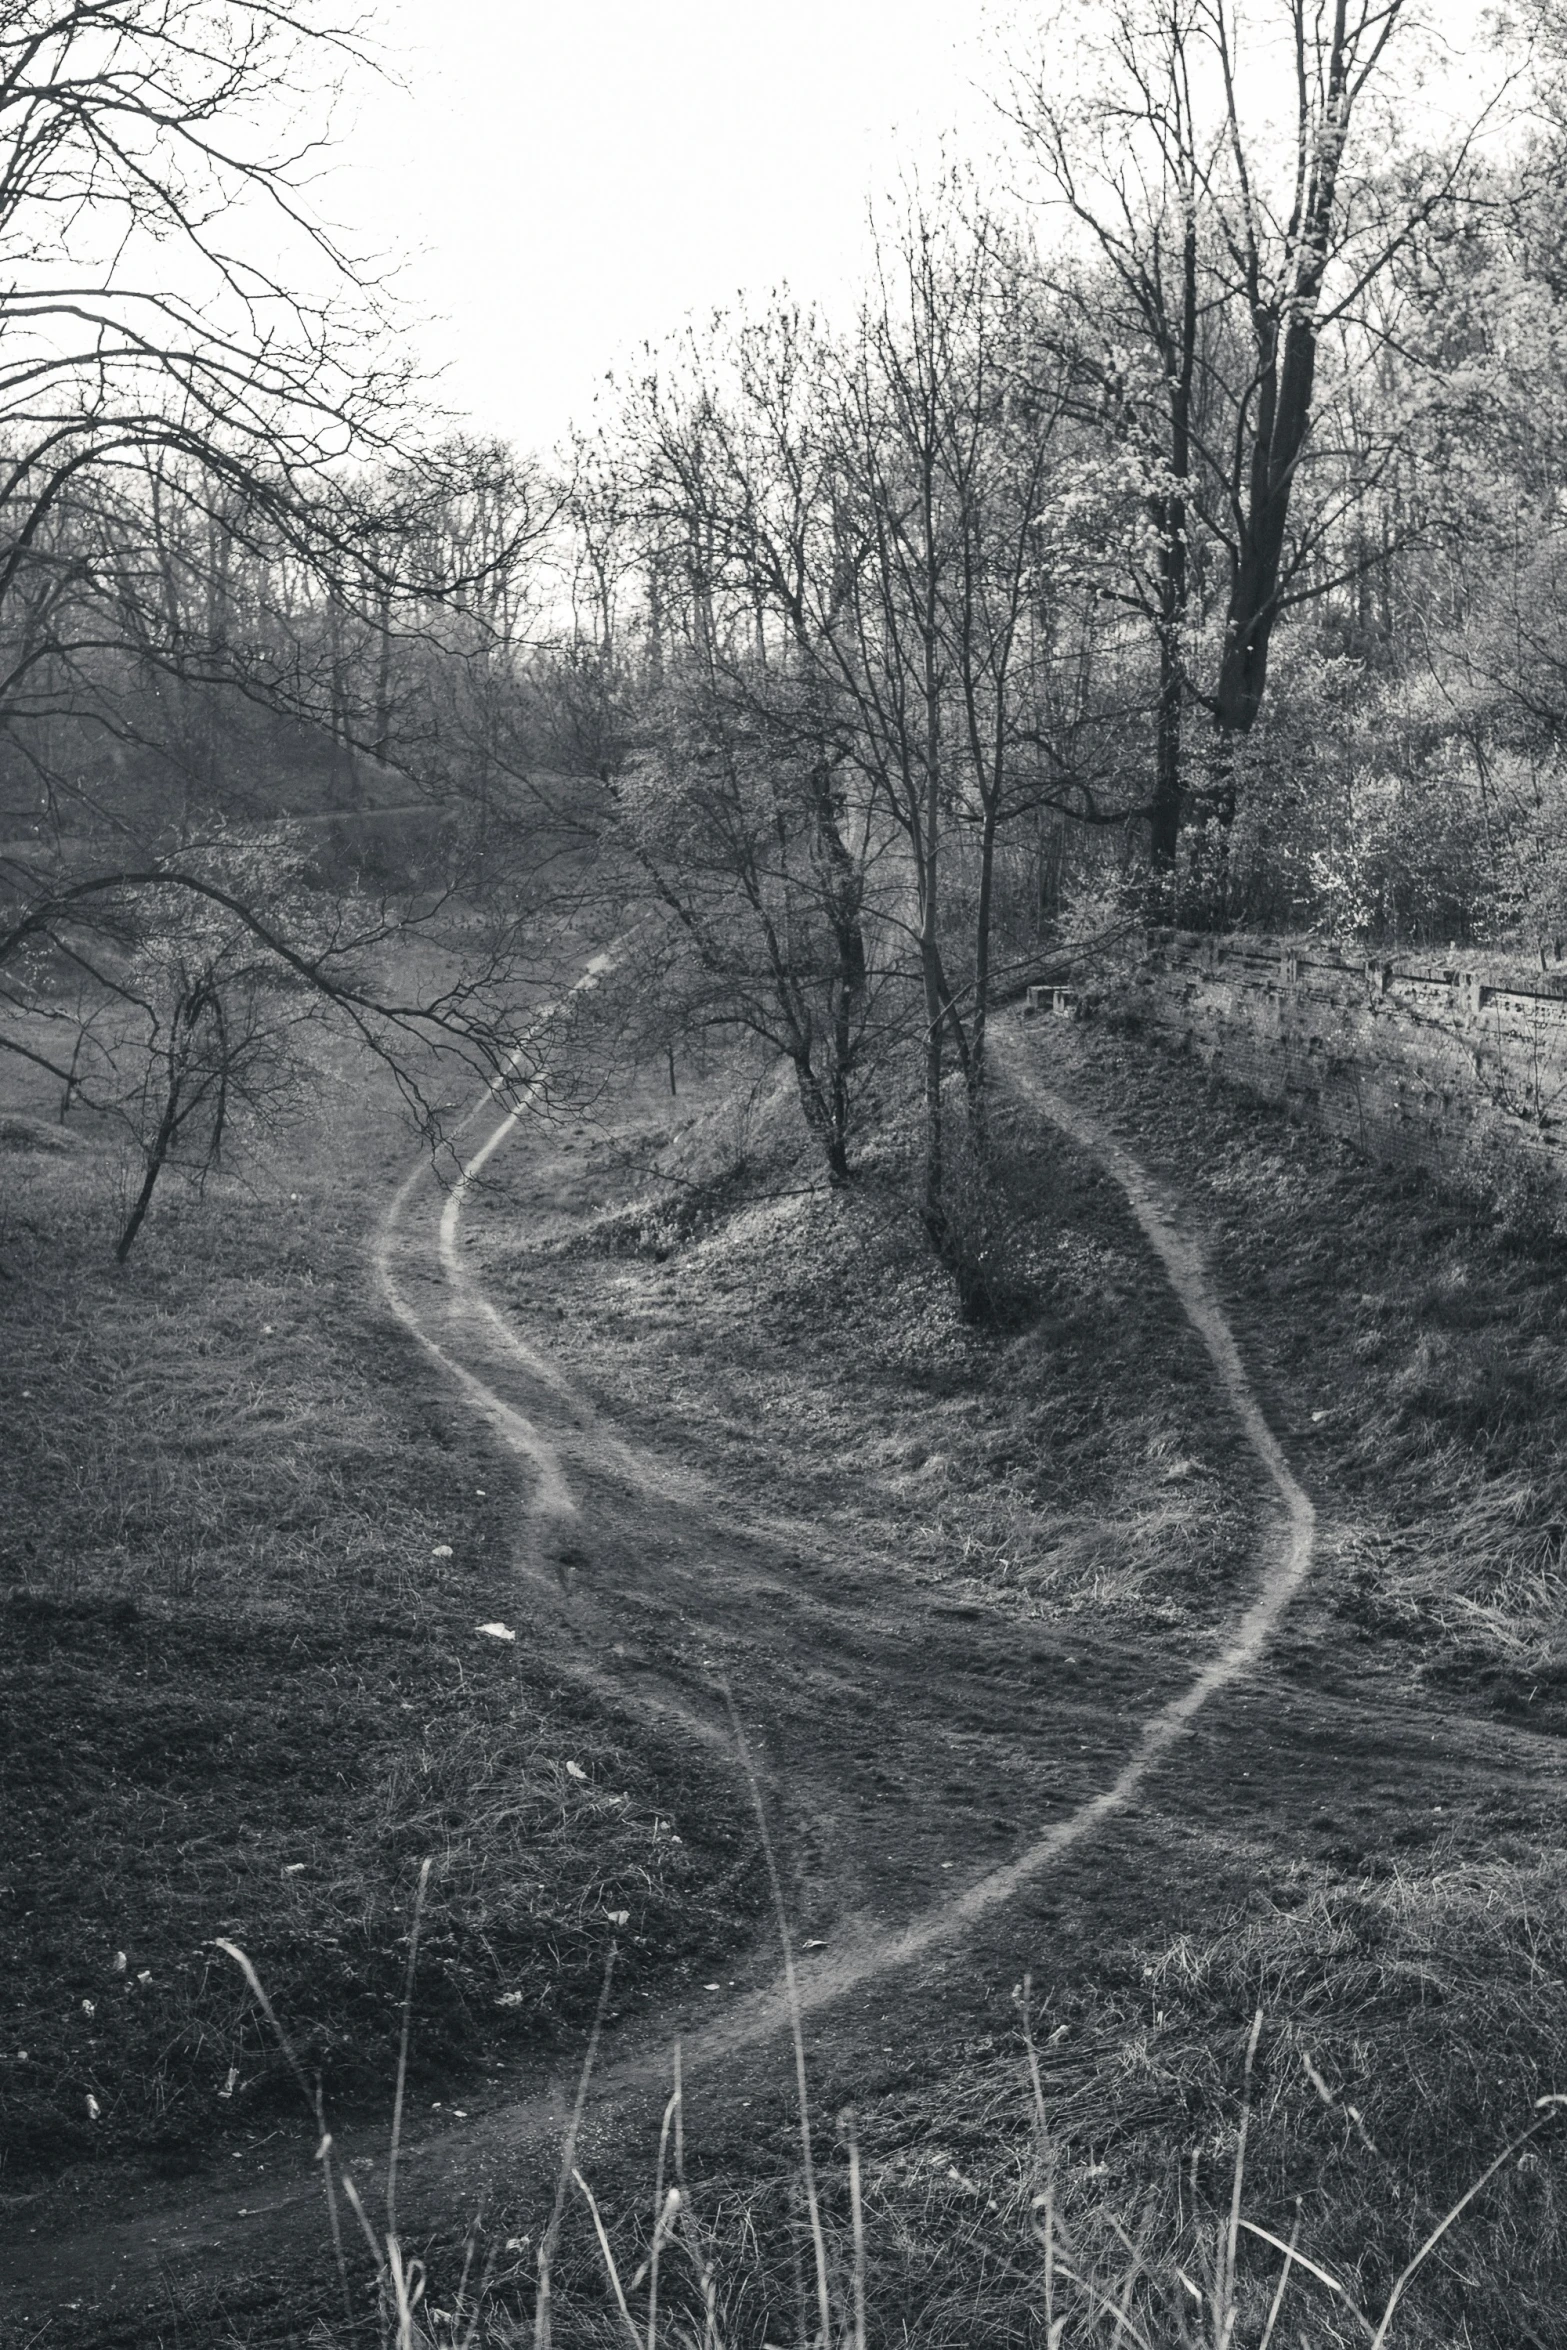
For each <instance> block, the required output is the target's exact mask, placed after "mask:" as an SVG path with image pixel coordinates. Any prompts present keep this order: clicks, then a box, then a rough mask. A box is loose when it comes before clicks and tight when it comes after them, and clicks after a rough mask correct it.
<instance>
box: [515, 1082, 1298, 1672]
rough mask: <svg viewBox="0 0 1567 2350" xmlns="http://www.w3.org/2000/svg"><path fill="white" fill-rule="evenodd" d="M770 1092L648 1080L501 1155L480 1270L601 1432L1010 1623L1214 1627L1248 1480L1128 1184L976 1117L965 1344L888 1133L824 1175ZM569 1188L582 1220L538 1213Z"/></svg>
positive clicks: (1234, 1554) (907, 1139)
mask: <svg viewBox="0 0 1567 2350" xmlns="http://www.w3.org/2000/svg"><path fill="white" fill-rule="evenodd" d="M797 1119H798V1113H797V1111H796V1109H795V1108H794V1106H793V1104H792V1102H791V1100H790V1097H789V1093H788V1089H787V1088H786V1087H784V1086H782V1085H779V1086H777V1087H775V1088H773V1089H772V1090H771V1091H770V1092H767V1093H764V1094H763V1095H761V1096H760V1098H757V1097H755V1096H747V1097H746V1102H745V1106H744V1111H743V1115H742V1114H741V1113H739V1112H737V1111H736V1108H735V1106H734V1104H733V1101H732V1098H731V1097H730V1096H729V1095H727V1094H726V1093H725V1092H724V1090H723V1087H722V1085H721V1084H720V1083H719V1082H718V1080H717V1079H716V1078H715V1079H714V1080H713V1081H712V1082H711V1084H710V1085H709V1086H708V1087H707V1088H705V1089H704V1088H700V1087H697V1086H692V1087H691V1088H690V1089H689V1090H687V1091H683V1092H682V1094H681V1095H680V1097H679V1099H678V1100H677V1101H676V1102H673V1103H672V1102H671V1101H670V1100H669V1098H668V1095H667V1092H663V1093H661V1092H660V1090H659V1089H658V1086H657V1084H656V1082H650V1083H649V1084H648V1085H647V1086H646V1087H645V1088H644V1089H643V1090H642V1091H641V1093H640V1094H637V1095H633V1096H630V1097H628V1099H627V1100H626V1102H625V1103H624V1104H623V1105H621V1109H620V1112H619V1114H618V1118H617V1122H616V1123H615V1124H613V1125H611V1126H607V1127H600V1128H598V1129H595V1128H594V1127H592V1126H589V1125H584V1126H582V1127H580V1128H579V1129H578V1130H577V1131H576V1132H575V1133H573V1134H567V1135H565V1136H563V1137H561V1138H560V1139H559V1141H558V1142H557V1143H555V1144H546V1145H544V1146H543V1147H542V1148H541V1149H540V1150H539V1151H533V1150H532V1149H528V1150H521V1151H519V1152H518V1153H517V1154H516V1155H515V1156H514V1157H513V1158H512V1159H511V1160H510V1161H507V1160H506V1159H502V1160H501V1161H500V1162H498V1163H497V1165H496V1166H495V1168H494V1171H493V1183H492V1185H491V1187H490V1190H489V1194H488V1201H487V1205H486V1206H485V1207H484V1208H483V1209H482V1210H481V1211H480V1212H479V1214H478V1215H477V1216H476V1217H475V1219H474V1221H473V1225H472V1227H471V1228H472V1229H473V1230H474V1232H475V1234H476V1239H475V1245H474V1251H473V1255H472V1258H471V1260H470V1261H471V1262H472V1264H473V1266H474V1269H475V1271H476V1272H478V1273H479V1275H480V1277H481V1278H482V1280H483V1281H484V1283H485V1286H486V1287H487V1288H488V1289H489V1290H490V1291H491V1293H492V1294H495V1295H497V1296H499V1297H503V1298H504V1299H505V1300H506V1303H507V1306H508V1309H509V1310H510V1311H511V1312H512V1313H514V1314H515V1315H516V1316H517V1318H518V1319H519V1321H520V1322H522V1323H523V1324H524V1325H526V1324H527V1323H529V1322H530V1321H533V1322H535V1323H536V1324H537V1325H538V1327H539V1328H540V1329H541V1331H542V1332H543V1333H544V1334H545V1335H546V1336H547V1337H548V1340H549V1343H550V1345H551V1348H552V1349H553V1350H554V1351H555V1352H557V1353H558V1354H559V1356H560V1357H561V1359H562V1360H563V1361H564V1362H566V1363H567V1364H568V1365H569V1367H570V1369H571V1372H572V1375H573V1377H574V1378H575V1379H576V1381H577V1382H578V1383H579V1384H580V1385H582V1386H583V1387H585V1388H587V1389H588V1390H590V1391H591V1392H592V1393H593V1394H594V1396H595V1399H596V1400H597V1402H598V1403H599V1404H600V1406H601V1407H602V1408H603V1410H604V1411H605V1412H606V1414H607V1415H608V1416H609V1417H610V1418H611V1419H612V1420H613V1421H615V1422H616V1424H618V1425H621V1426H624V1427H626V1428H627V1429H629V1430H635V1431H636V1432H638V1433H640V1434H642V1435H644V1436H646V1437H647V1438H649V1439H650V1440H654V1441H657V1442H658V1443H660V1444H661V1445H663V1446H665V1447H666V1448H667V1447H669V1446H671V1445H674V1446H677V1447H679V1448H680V1449H681V1450H682V1451H683V1452H684V1454H685V1455H686V1457H687V1458H689V1459H691V1460H693V1461H694V1462H695V1463H696V1465H698V1466H699V1467H701V1468H702V1469H703V1470H704V1471H705V1472H706V1473H708V1474H709V1475H711V1476H712V1477H713V1478H714V1479H715V1480H717V1481H718V1482H719V1483H720V1484H730V1485H732V1486H734V1487H735V1488H737V1489H740V1490H743V1491H744V1492H745V1494H746V1495H747V1497H748V1499H752V1500H754V1501H757V1502H760V1503H763V1504H766V1505H770V1506H773V1507H776V1508H778V1509H781V1510H788V1511H791V1512H793V1513H796V1514H799V1515H801V1516H804V1517H810V1518H814V1519H816V1520H817V1522H820V1523H831V1524H833V1525H835V1526H838V1527H841V1528H843V1529H844V1530H845V1532H846V1534H847V1535H848V1537H849V1538H850V1539H851V1540H852V1541H853V1543H854V1544H855V1545H856V1547H858V1548H860V1549H862V1550H863V1551H864V1552H866V1553H868V1554H869V1555H870V1556H872V1557H873V1558H877V1559H883V1560H892V1559H896V1560H899V1561H902V1562H905V1563H908V1564H910V1565H912V1566H913V1567H914V1568H915V1570H916V1572H918V1573H919V1574H920V1575H921V1576H922V1577H923V1578H924V1579H926V1580H928V1581H929V1582H931V1583H933V1584H941V1585H943V1586H948V1587H951V1588H953V1589H954V1591H955V1592H956V1593H957V1594H959V1595H962V1594H963V1593H965V1592H969V1593H973V1594H978V1593H983V1594H984V1595H985V1596H987V1597H989V1598H991V1599H996V1598H1004V1599H1005V1600H1006V1601H1007V1602H1008V1603H1010V1604H1011V1605H1013V1606H1014V1607H1015V1608H1016V1610H1017V1612H1018V1613H1019V1614H1020V1615H1036V1616H1038V1615H1046V1614H1048V1615H1049V1616H1051V1617H1060V1616H1062V1615H1071V1614H1082V1615H1085V1616H1091V1617H1093V1618H1094V1619H1096V1620H1097V1619H1102V1618H1103V1617H1105V1616H1107V1615H1108V1616H1112V1617H1113V1616H1120V1617H1124V1618H1125V1619H1127V1620H1129V1621H1136V1622H1137V1623H1139V1624H1144V1623H1147V1622H1149V1621H1150V1620H1151V1621H1154V1622H1162V1623H1167V1624H1170V1625H1172V1626H1174V1625H1199V1624H1209V1623H1211V1622H1213V1621H1214V1620H1215V1618H1216V1617H1217V1615H1218V1614H1219V1613H1220V1612H1221V1611H1222V1609H1223V1608H1224V1607H1225V1606H1226V1605H1227V1603H1228V1599H1229V1596H1230V1594H1231V1592H1232V1591H1233V1589H1234V1587H1235V1580H1236V1577H1237V1576H1238V1575H1239V1574H1240V1573H1242V1572H1244V1568H1245V1562H1246V1560H1247V1557H1248V1548H1249V1540H1250V1535H1251V1530H1252V1527H1253V1525H1254V1523H1255V1500H1254V1491H1253V1479H1252V1473H1251V1470H1250V1467H1249V1464H1248V1461H1247V1458H1246V1456H1245V1455H1244V1453H1243V1451H1242V1450H1241V1448H1240V1447H1239V1446H1238V1445H1237V1444H1236V1443H1235V1441H1234V1440H1233V1438H1232V1436H1231V1433H1230V1431H1229V1429H1228V1427H1227V1426H1226V1425H1224V1424H1222V1423H1220V1424H1218V1425H1215V1423H1214V1419H1213V1415H1212V1414H1211V1413H1210V1412H1209V1411H1208V1409H1207V1408H1206V1403H1205V1397H1206V1372H1205V1369H1204V1358H1203V1357H1202V1354H1201V1349H1200V1346H1199V1344H1198V1342H1197V1341H1195V1339H1193V1337H1192V1336H1191V1334H1190V1332H1189V1331H1188V1329H1187V1327H1186V1325H1185V1323H1184V1321H1183V1320H1182V1318H1181V1316H1180V1314H1179V1311H1178V1309H1177V1308H1175V1307H1174V1305H1173V1303H1172V1302H1171V1300H1170V1299H1169V1297H1168V1295H1167V1292H1166V1290H1165V1288H1164V1285H1163V1284H1162V1282H1160V1281H1159V1279H1158V1277H1157V1276H1156V1275H1152V1274H1150V1272H1149V1270H1148V1268H1147V1266H1146V1264H1145V1263H1144V1260H1143V1255H1142V1249H1141V1244H1140V1241H1139V1239H1138V1237H1137V1234H1136V1230H1135V1227H1134V1226H1133V1225H1132V1223H1131V1220H1130V1218H1129V1216H1128V1215H1126V1214H1125V1212H1124V1211H1123V1209H1122V1206H1121V1203H1120V1200H1119V1195H1118V1194H1116V1193H1115V1192H1114V1190H1113V1187H1112V1186H1110V1185H1109V1184H1108V1182H1107V1180H1106V1179H1104V1178H1102V1177H1100V1176H1099V1175H1098V1174H1097V1173H1096V1171H1095V1170H1093V1169H1091V1168H1087V1167H1084V1166H1083V1165H1082V1164H1081V1162H1079V1161H1077V1160H1076V1159H1075V1157H1074V1156H1073V1154H1071V1153H1070V1152H1069V1151H1067V1150H1065V1149H1064V1148H1061V1147H1058V1146H1057V1145H1056V1144H1055V1142H1054V1141H1053V1140H1052V1139H1051V1138H1050V1137H1049V1136H1048V1135H1043V1134H1040V1133H1038V1132H1037V1131H1035V1130H1034V1128H1033V1126H1032V1125H1031V1124H1030V1123H1028V1122H1026V1121H1021V1120H1018V1119H1014V1118H1010V1117H1007V1116H1002V1117H1000V1118H999V1119H998V1121H997V1142H998V1160H997V1190H998V1196H999V1201H1000V1208H1001V1212H1002V1214H1003V1216H1004V1218H1005V1222H1006V1227H1007V1230H1006V1244H1007V1259H1008V1280H1009V1288H1010V1293H1011V1295H1012V1297H1013V1300H1014V1303H1015V1306H1016V1311H1015V1313H1014V1314H1013V1315H1012V1317H1011V1318H1010V1322H1009V1326H1007V1327H1004V1328H1002V1329H1000V1330H995V1329H986V1328H976V1327H975V1326H974V1325H972V1324H970V1323H969V1322H966V1321H965V1320H964V1318H963V1315H962V1313H961V1312H960V1310H959V1306H958V1302H957V1299H956V1297H955V1294H954V1290H953V1285H952V1282H951V1280H950V1279H949V1277H948V1276H947V1275H946V1274H944V1273H943V1271H942V1269H941V1268H940V1266H939V1265H937V1264H936V1263H935V1262H934V1260H933V1259H932V1258H931V1257H930V1255H929V1253H928V1251H926V1250H925V1248H924V1246H923V1244H922V1242H921V1240H920V1237H919V1234H918V1228H917V1224H916V1221H915V1217H914V1212H913V1206H912V1198H911V1181H910V1175H911V1150H912V1138H911V1136H910V1134H909V1132H908V1131H907V1130H906V1129H905V1128H903V1127H900V1126H896V1125H895V1126H892V1127H890V1128H888V1129H887V1130H886V1131H884V1132H883V1133H882V1134H881V1135H880V1136H878V1137H877V1138H876V1139H875V1140H874V1141H873V1142H872V1143H871V1144H870V1145H868V1146H867V1148H866V1150H865V1151H864V1153H863V1154H862V1164H861V1171H860V1175H859V1178H858V1180H857V1182H856V1184H855V1186H854V1187H853V1189H852V1190H851V1191H850V1192H849V1193H848V1194H847V1195H833V1194H830V1193H828V1192H826V1191H825V1190H824V1189H821V1188H818V1187H817V1186H816V1184H815V1182H814V1171H813V1169H812V1166H811V1163H810V1161H809V1158H808V1157H807V1156H806V1154H805V1153H804V1152H803V1151H802V1150H801V1149H800V1146H799V1142H798V1138H797V1132H796V1127H797ZM581 1187H585V1188H586V1190H587V1192H588V1196H589V1197H590V1198H591V1199H592V1200H593V1201H595V1202H596V1203H597V1204H596V1206H595V1207H594V1208H593V1209H592V1210H591V1211H590V1212H589V1214H588V1215H587V1216H585V1217H582V1218H573V1217H572V1216H571V1215H570V1214H569V1213H567V1212H563V1211H560V1210H555V1209H553V1208H552V1205H551V1203H552V1202H553V1201H555V1200H557V1199H559V1198H561V1197H562V1196H563V1195H567V1194H569V1193H570V1192H572V1191H573V1190H576V1189H578V1188H581Z"/></svg>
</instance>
